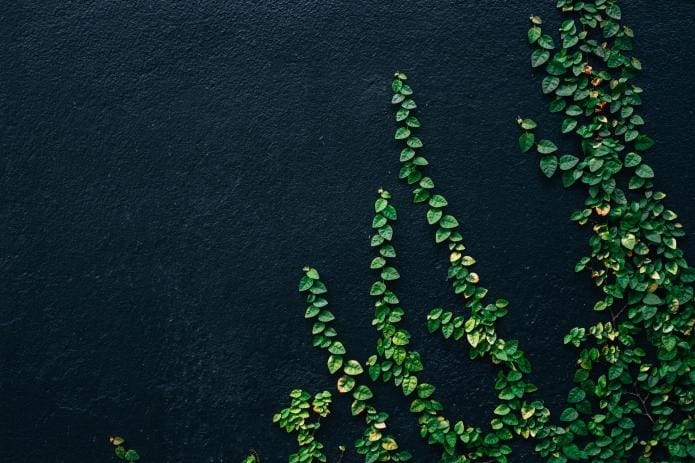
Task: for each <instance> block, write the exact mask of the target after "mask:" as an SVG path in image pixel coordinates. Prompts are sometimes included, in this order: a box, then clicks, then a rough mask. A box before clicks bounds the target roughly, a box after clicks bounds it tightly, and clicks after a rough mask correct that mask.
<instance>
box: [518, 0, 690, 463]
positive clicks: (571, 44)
mask: <svg viewBox="0 0 695 463" xmlns="http://www.w3.org/2000/svg"><path fill="white" fill-rule="evenodd" d="M557 5H558V7H559V8H560V9H561V10H562V12H563V13H565V14H566V15H568V18H567V19H566V20H565V21H564V22H563V23H562V25H561V27H560V37H559V39H560V40H559V42H558V45H557V46H556V44H555V42H554V40H553V38H552V37H551V36H550V35H548V34H546V33H544V30H543V21H542V20H541V18H539V17H537V16H532V17H531V27H530V29H529V31H528V41H529V43H530V44H531V45H532V47H533V48H534V50H533V52H532V54H531V65H532V66H533V67H534V68H538V69H539V70H540V71H541V74H544V77H543V79H542V84H541V87H542V91H543V93H545V94H546V95H548V96H549V98H551V102H550V105H549V109H550V111H551V112H552V113H559V114H562V115H563V116H564V118H563V121H562V126H561V131H562V133H563V134H566V136H565V140H563V141H567V142H568V143H567V146H568V151H569V153H568V154H563V155H560V156H558V155H557V153H558V152H560V150H559V148H558V146H557V145H556V144H555V143H554V142H552V141H550V140H548V139H543V138H540V137H537V135H536V133H537V132H538V127H537V124H536V123H535V122H534V121H533V120H531V119H524V118H519V119H518V122H519V125H520V126H521V129H522V130H523V133H522V134H521V136H520V138H519V146H520V148H521V151H523V152H527V151H530V150H531V149H532V148H534V147H535V150H536V151H537V152H538V154H539V156H540V159H539V164H540V169H541V171H542V172H543V174H545V175H546V176H547V177H553V176H554V175H555V174H556V173H561V177H562V183H563V185H564V186H565V187H570V186H573V185H577V186H580V187H581V188H583V189H584V191H585V192H586V199H585V201H584V207H583V208H582V209H580V210H577V211H575V212H573V213H572V216H571V218H572V220H573V221H576V222H577V223H578V224H580V225H591V231H592V233H593V234H592V236H591V238H590V239H589V246H590V250H591V253H590V255H588V256H586V257H583V258H582V259H581V260H580V261H579V262H578V263H577V265H576V267H575V269H576V271H577V272H582V271H586V272H588V273H589V274H590V276H591V278H592V279H593V281H594V283H595V284H596V286H597V287H599V288H600V289H601V290H602V293H603V297H602V298H601V299H600V300H598V301H597V302H596V304H595V305H594V310H596V311H599V312H603V313H606V318H605V320H603V321H601V322H599V323H597V324H595V325H593V326H589V327H575V328H573V329H572V330H571V332H570V333H569V334H568V335H567V336H566V337H565V340H564V341H565V344H570V343H571V344H573V345H574V346H575V347H577V348H579V349H580V351H579V359H578V362H577V365H578V368H577V371H576V372H575V375H574V383H575V387H574V388H573V389H572V390H571V391H570V393H569V395H568V398H567V400H568V403H569V404H568V407H567V408H566V409H565V410H563V411H562V413H561V415H560V420H561V421H562V422H563V423H562V424H561V425H557V426H554V427H551V428H549V430H548V432H547V436H546V438H545V439H543V440H542V442H540V443H539V444H538V445H537V447H536V449H537V450H538V451H539V452H540V453H541V455H544V456H551V457H552V458H551V460H552V461H564V460H565V459H570V460H592V461H626V460H628V459H631V460H633V461H640V462H642V461H685V460H687V459H690V458H695V445H694V444H693V433H694V431H695V424H694V423H693V420H692V412H693V395H694V391H693V381H694V380H695V371H694V370H693V366H694V364H695V357H694V356H693V353H692V343H693V338H692V329H693V324H694V317H693V285H692V283H693V281H694V280H695V272H693V269H692V268H689V267H688V265H687V263H686V261H685V258H684V257H683V252H682V251H681V250H680V249H678V247H677V239H678V238H680V237H682V236H683V235H684V232H683V230H682V226H681V224H679V223H678V222H677V221H676V219H677V215H676V214H675V213H674V212H673V211H671V210H669V209H667V208H666V206H665V205H664V202H663V200H664V198H665V197H666V195H665V194H664V193H662V192H660V191H657V190H656V189H655V187H654V184H653V181H652V179H653V177H654V170H653V169H652V168H651V167H650V166H649V165H648V164H647V163H646V162H644V160H643V158H644V157H645V153H646V152H647V151H648V150H649V149H650V148H651V147H652V145H653V144H654V142H653V140H652V139H651V138H650V137H649V136H648V135H647V134H645V133H643V129H642V127H643V125H644V119H643V118H642V116H640V115H639V113H638V111H639V107H640V105H641V104H642V98H641V94H642V89H641V88H640V87H638V86H636V85H634V84H633V83H632V80H633V78H634V77H635V76H636V75H637V74H638V73H639V71H640V70H641V69H642V65H641V63H640V61H639V60H638V59H637V58H635V57H634V56H632V49H633V47H632V39H633V36H634V33H633V31H632V29H630V28H629V27H627V26H624V25H622V24H621V19H622V12H621V9H620V7H619V5H618V2H617V1H615V0H604V1H596V2H579V1H574V0H560V1H558V2H557ZM539 138H540V139H539ZM562 145H563V146H564V143H563V144H562ZM640 427H642V428H647V429H648V431H646V432H643V433H641V435H640V433H639V432H638V431H636V429H638V428H640Z"/></svg>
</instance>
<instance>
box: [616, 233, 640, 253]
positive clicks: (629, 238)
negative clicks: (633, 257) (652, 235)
mask: <svg viewBox="0 0 695 463" xmlns="http://www.w3.org/2000/svg"><path fill="white" fill-rule="evenodd" d="M620 243H621V244H622V245H623V246H624V247H625V248H626V249H629V250H631V251H632V250H633V249H635V245H636V244H637V238H635V235H633V234H632V233H628V234H626V235H625V236H623V237H622V238H620Z"/></svg>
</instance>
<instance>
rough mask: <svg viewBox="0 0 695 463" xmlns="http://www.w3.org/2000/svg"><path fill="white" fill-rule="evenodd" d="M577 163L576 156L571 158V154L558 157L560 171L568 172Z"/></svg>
mask: <svg viewBox="0 0 695 463" xmlns="http://www.w3.org/2000/svg"><path fill="white" fill-rule="evenodd" d="M578 162H579V158H578V157H577V156H572V155H571V154H564V155H562V156H560V170H570V169H571V168H573V167H574V166H576V165H577V163H578Z"/></svg>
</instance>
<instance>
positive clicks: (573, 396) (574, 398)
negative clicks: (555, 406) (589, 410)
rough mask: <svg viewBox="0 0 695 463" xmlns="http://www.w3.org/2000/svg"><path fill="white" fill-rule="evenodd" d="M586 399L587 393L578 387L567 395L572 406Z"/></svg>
mask: <svg viewBox="0 0 695 463" xmlns="http://www.w3.org/2000/svg"><path fill="white" fill-rule="evenodd" d="M585 397H586V392H584V390H583V389H580V388H578V387H573V388H572V389H571V390H570V392H569V394H568V395H567V401H568V402H569V403H571V404H576V403H577V402H581V401H582V400H584V398H585Z"/></svg>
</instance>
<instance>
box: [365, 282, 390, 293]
mask: <svg viewBox="0 0 695 463" xmlns="http://www.w3.org/2000/svg"><path fill="white" fill-rule="evenodd" d="M385 291H386V285H385V284H384V283H383V282H381V281H375V282H374V284H372V287H371V288H370V290H369V295H370V296H380V295H382V294H384V292H385Z"/></svg>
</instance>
